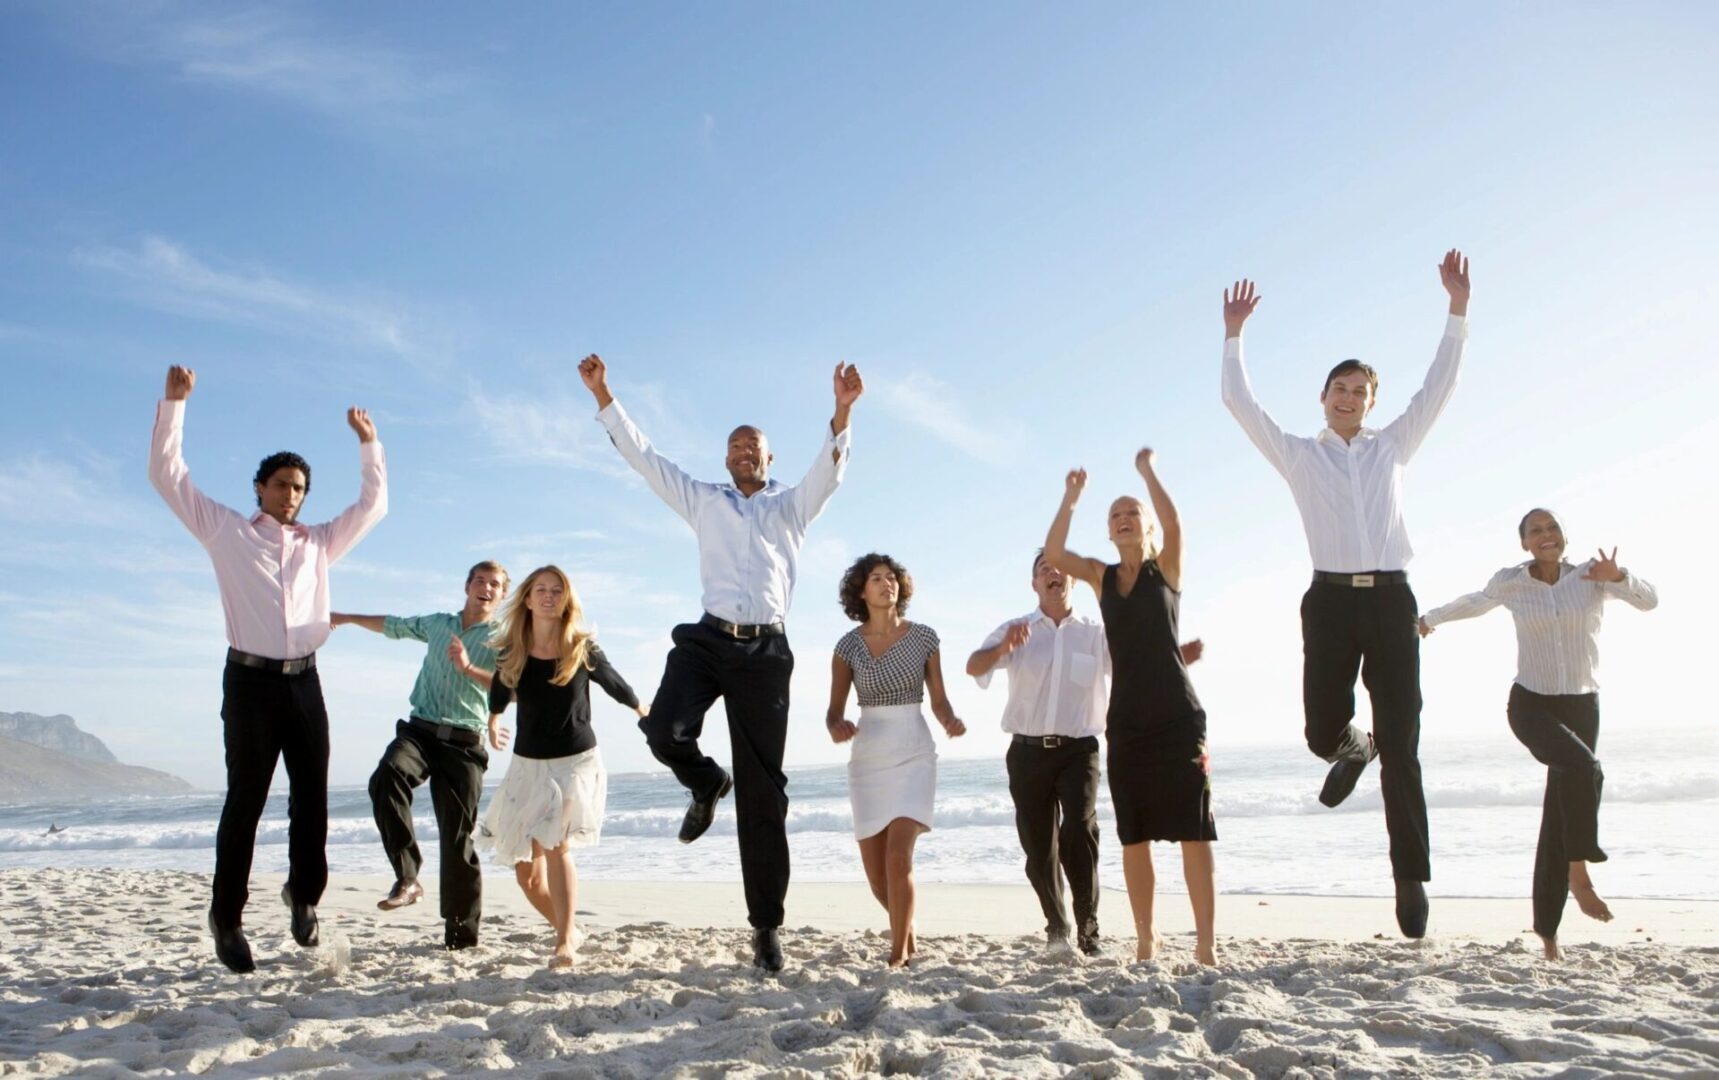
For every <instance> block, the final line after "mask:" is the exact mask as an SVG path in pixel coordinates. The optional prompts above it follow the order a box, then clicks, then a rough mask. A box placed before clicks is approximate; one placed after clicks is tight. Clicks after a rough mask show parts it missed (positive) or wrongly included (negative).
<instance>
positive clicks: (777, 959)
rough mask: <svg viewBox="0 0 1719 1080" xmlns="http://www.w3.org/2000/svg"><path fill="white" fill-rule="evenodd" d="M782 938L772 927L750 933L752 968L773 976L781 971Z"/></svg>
mask: <svg viewBox="0 0 1719 1080" xmlns="http://www.w3.org/2000/svg"><path fill="white" fill-rule="evenodd" d="M782 964H783V960H782V938H781V937H780V935H778V934H777V932H776V928H775V927H774V926H766V927H762V928H760V929H757V930H754V931H752V966H753V967H755V968H759V969H761V970H763V971H768V972H770V973H771V974H775V973H776V972H778V971H781V970H782Z"/></svg>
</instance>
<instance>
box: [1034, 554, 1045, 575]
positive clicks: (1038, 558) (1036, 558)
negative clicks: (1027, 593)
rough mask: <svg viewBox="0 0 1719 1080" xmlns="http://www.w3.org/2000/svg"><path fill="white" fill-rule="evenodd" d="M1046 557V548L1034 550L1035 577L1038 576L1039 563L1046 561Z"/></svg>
mask: <svg viewBox="0 0 1719 1080" xmlns="http://www.w3.org/2000/svg"><path fill="white" fill-rule="evenodd" d="M1044 557H1045V549H1044V548H1042V547H1041V548H1034V549H1033V575H1034V576H1035V577H1036V576H1038V572H1039V563H1040V562H1041V561H1042V560H1043V559H1044Z"/></svg>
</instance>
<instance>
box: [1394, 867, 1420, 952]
mask: <svg viewBox="0 0 1719 1080" xmlns="http://www.w3.org/2000/svg"><path fill="white" fill-rule="evenodd" d="M1397 926H1398V927H1399V928H1401V929H1402V931H1403V936H1404V937H1406V938H1424V937H1426V936H1427V887H1426V886H1425V885H1422V884H1421V883H1420V882H1418V881H1404V880H1403V879H1402V878H1398V879H1397Z"/></svg>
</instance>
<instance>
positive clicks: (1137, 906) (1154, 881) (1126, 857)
mask: <svg viewBox="0 0 1719 1080" xmlns="http://www.w3.org/2000/svg"><path fill="white" fill-rule="evenodd" d="M1122 879H1123V880H1124V881H1125V882H1127V884H1128V906H1129V907H1131V908H1133V909H1134V936H1135V946H1134V959H1136V960H1155V959H1157V957H1158V948H1159V946H1160V945H1162V944H1163V939H1162V938H1160V937H1159V936H1158V931H1157V930H1156V929H1154V928H1153V926H1152V894H1153V891H1154V890H1156V889H1157V887H1158V875H1157V873H1156V872H1154V871H1153V869H1152V845H1151V843H1150V842H1149V841H1144V840H1143V841H1141V842H1140V843H1138V844H1123V845H1122Z"/></svg>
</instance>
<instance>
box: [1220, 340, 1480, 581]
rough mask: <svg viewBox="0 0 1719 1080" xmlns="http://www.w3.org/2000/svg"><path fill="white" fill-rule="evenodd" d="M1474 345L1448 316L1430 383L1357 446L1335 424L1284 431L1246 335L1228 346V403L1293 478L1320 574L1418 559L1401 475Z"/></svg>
mask: <svg viewBox="0 0 1719 1080" xmlns="http://www.w3.org/2000/svg"><path fill="white" fill-rule="evenodd" d="M1467 341H1468V320H1467V319H1465V318H1463V317H1462V316H1460V315H1452V316H1450V318H1449V320H1448V321H1447V322H1446V324H1445V330H1444V339H1443V340H1441V341H1440V342H1439V346H1438V353H1437V354H1436V355H1435V356H1434V357H1433V363H1432V367H1431V368H1430V369H1428V371H1427V377H1426V382H1425V383H1424V384H1423V385H1422V386H1421V388H1420V390H1419V391H1418V392H1417V393H1416V394H1415V396H1414V398H1413V399H1411V400H1410V401H1409V407H1408V408H1407V409H1404V410H1403V415H1401V416H1399V417H1397V418H1396V419H1395V420H1393V421H1391V422H1390V423H1389V424H1388V425H1386V426H1385V427H1383V428H1380V429H1377V430H1375V429H1373V428H1366V427H1364V428H1362V429H1361V431H1360V433H1359V434H1357V435H1356V436H1355V438H1354V439H1352V440H1351V441H1349V442H1344V441H1343V438H1342V436H1340V435H1338V434H1337V433H1336V432H1334V431H1332V430H1331V429H1330V428H1325V429H1324V430H1323V431H1321V432H1320V433H1319V435H1318V436H1317V437H1315V438H1311V439H1309V438H1306V437H1304V436H1300V435H1290V434H1289V433H1287V432H1285V431H1284V430H1283V429H1282V428H1281V427H1278V425H1277V421H1275V420H1273V419H1272V418H1271V416H1270V414H1268V413H1267V412H1266V411H1265V410H1264V409H1263V408H1261V407H1260V404H1259V402H1258V401H1256V400H1255V399H1254V396H1253V388H1252V387H1251V386H1249V385H1248V378H1247V369H1246V368H1245V367H1243V366H1242V344H1241V338H1239V337H1233V338H1230V339H1228V340H1227V341H1225V342H1224V375H1223V394H1224V405H1225V406H1227V407H1228V408H1229V410H1230V413H1231V414H1232V415H1233V416H1235V418H1236V420H1237V422H1239V423H1240V424H1241V426H1242V430H1243V431H1245V432H1247V437H1248V438H1249V439H1252V440H1253V444H1254V445H1255V446H1257V447H1259V450H1260V453H1262V454H1264V455H1265V458H1266V460H1267V461H1269V462H1271V464H1272V466H1273V467H1274V468H1276V469H1277V471H1278V472H1280V473H1282V474H1283V478H1284V479H1285V480H1288V481H1289V490H1290V492H1291V493H1293V494H1294V496H1295V506H1296V509H1298V510H1300V511H1301V523H1302V526H1303V527H1304V528H1305V529H1306V531H1307V549H1308V551H1309V553H1310V554H1311V555H1312V556H1313V568H1314V569H1315V570H1329V571H1334V572H1336V573H1343V574H1349V573H1362V572H1364V571H1367V570H1402V569H1405V568H1406V567H1407V566H1408V565H1409V560H1410V559H1412V558H1414V554H1415V552H1414V548H1412V547H1411V546H1410V545H1409V534H1408V530H1407V529H1406V528H1405V527H1404V525H1403V505H1402V502H1403V472H1404V470H1405V469H1407V468H1408V464H1409V460H1410V459H1411V458H1413V457H1414V455H1415V451H1416V450H1418V449H1419V448H1420V445H1421V440H1423V439H1425V438H1426V435H1427V432H1428V431H1429V430H1431V428H1432V425H1433V421H1435V420H1437V419H1438V415H1439V413H1441V412H1443V411H1444V407H1445V404H1446V403H1447V402H1448V401H1450V395H1451V392H1452V391H1453V390H1455V389H1456V375H1457V370H1458V369H1459V368H1460V367H1461V364H1462V351H1463V347H1464V345H1465V344H1466V343H1467Z"/></svg>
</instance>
